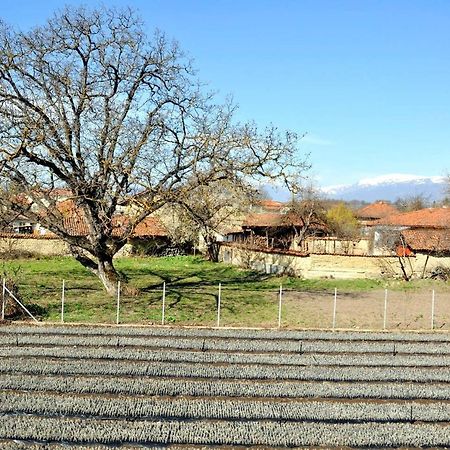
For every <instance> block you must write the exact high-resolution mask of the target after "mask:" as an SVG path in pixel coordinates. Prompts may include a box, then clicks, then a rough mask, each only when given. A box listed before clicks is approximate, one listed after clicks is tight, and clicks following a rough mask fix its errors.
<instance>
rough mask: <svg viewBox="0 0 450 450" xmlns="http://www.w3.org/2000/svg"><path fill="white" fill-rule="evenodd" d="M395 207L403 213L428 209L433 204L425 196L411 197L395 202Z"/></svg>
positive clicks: (401, 198)
mask: <svg viewBox="0 0 450 450" xmlns="http://www.w3.org/2000/svg"><path fill="white" fill-rule="evenodd" d="M394 204H395V206H396V207H397V208H398V210H399V211H401V212H409V211H418V210H420V209H424V208H428V207H429V206H430V204H431V201H430V198H429V197H426V196H425V195H424V194H416V195H411V196H409V197H400V198H398V199H397V200H396V201H395V203H394Z"/></svg>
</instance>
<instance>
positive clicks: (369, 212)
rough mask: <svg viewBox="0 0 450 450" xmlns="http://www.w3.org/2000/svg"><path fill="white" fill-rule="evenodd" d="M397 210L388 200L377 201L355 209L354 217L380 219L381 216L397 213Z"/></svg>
mask: <svg viewBox="0 0 450 450" xmlns="http://www.w3.org/2000/svg"><path fill="white" fill-rule="evenodd" d="M397 213H398V210H397V208H395V206H393V205H391V204H390V203H389V202H384V201H377V202H375V203H371V204H370V205H367V206H365V207H364V208H361V209H359V210H358V211H356V217H358V218H360V219H366V220H370V219H371V220H374V219H382V218H383V217H386V216H390V215H392V214H397Z"/></svg>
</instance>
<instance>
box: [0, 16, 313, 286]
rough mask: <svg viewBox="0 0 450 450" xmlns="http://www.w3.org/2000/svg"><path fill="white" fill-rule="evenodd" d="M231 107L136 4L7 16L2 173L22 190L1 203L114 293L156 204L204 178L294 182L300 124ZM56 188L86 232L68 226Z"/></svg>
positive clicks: (1, 56)
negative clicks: (29, 17) (139, 228)
mask: <svg viewBox="0 0 450 450" xmlns="http://www.w3.org/2000/svg"><path fill="white" fill-rule="evenodd" d="M234 109H235V108H234V106H233V105H232V104H231V103H227V104H225V105H216V104H214V103H213V99H212V98H211V97H210V96H207V95H203V94H202V93H201V90H200V87H199V84H198V83H197V81H196V79H195V76H194V75H193V71H192V69H191V66H190V63H189V61H187V60H186V58H185V57H184V56H183V54H182V52H181V51H180V50H179V48H178V46H177V44H175V43H171V42H168V40H167V39H166V38H165V37H164V35H162V34H160V33H156V34H155V35H154V36H153V38H152V39H151V41H149V40H148V38H147V37H146V34H145V32H144V28H143V25H142V24H141V23H140V20H139V19H138V17H137V15H136V14H135V13H133V12H132V11H130V10H115V9H98V10H88V9H85V8H75V9H73V8H66V9H65V10H63V11H62V12H60V13H58V14H56V15H55V16H54V17H53V18H51V19H50V20H48V22H47V23H46V24H45V25H44V26H42V27H37V28H34V29H32V30H31V31H29V32H20V31H15V30H13V29H12V28H10V27H8V26H7V25H5V24H4V23H0V183H2V185H3V186H2V187H3V188H6V189H10V191H12V194H14V190H17V193H16V194H15V195H10V196H9V198H6V197H5V198H2V199H1V201H2V203H3V205H4V207H6V208H8V209H11V210H13V211H15V212H18V213H21V214H26V215H27V216H28V217H30V219H33V220H36V221H38V222H40V223H41V224H42V225H43V226H44V227H46V228H47V229H49V230H51V231H52V232H54V233H55V234H56V235H57V236H59V237H60V238H62V239H64V240H65V241H66V242H67V243H68V244H69V245H70V249H71V252H72V254H73V255H74V256H75V258H77V260H78V261H79V262H80V263H82V264H83V265H84V266H85V267H87V268H88V269H90V270H91V271H92V272H94V273H95V274H97V275H98V276H99V278H100V279H101V281H102V283H103V285H104V286H105V288H106V290H107V291H108V292H109V293H111V294H114V293H115V289H116V281H117V279H118V274H117V272H116V270H115V268H114V265H113V256H114V255H115V254H116V253H117V252H118V251H119V250H120V248H121V247H122V246H123V245H124V244H125V243H126V241H127V238H128V237H129V236H130V235H131V234H132V233H133V230H134V228H135V227H136V225H137V224H138V223H140V222H141V221H142V220H143V219H145V217H147V216H148V215H149V214H151V213H153V212H154V211H156V210H157V209H159V208H160V207H162V206H163V205H165V204H168V203H177V202H178V201H179V199H180V198H181V199H184V198H187V197H189V196H190V195H192V193H193V192H194V191H195V190H196V188H197V187H198V186H208V185H209V184H211V183H215V182H217V181H219V180H231V181H233V180H239V181H240V182H247V181H248V180H249V179H250V178H251V177H253V178H264V177H271V178H274V177H281V178H282V179H283V180H284V181H285V182H286V183H288V182H289V180H290V178H291V177H292V176H293V175H294V174H295V173H299V172H301V171H302V170H303V169H304V168H305V167H306V164H305V163H304V161H303V158H300V157H299V155H298V152H297V136H296V135H295V134H293V133H289V132H287V133H284V134H281V133H279V132H278V131H277V129H276V128H274V127H272V128H269V129H267V130H264V131H263V132H260V131H259V130H258V129H257V128H256V127H255V126H254V125H252V124H235V123H234V121H233V113H234ZM12 187H14V189H11V188H12ZM59 188H64V189H67V190H69V191H70V193H71V195H70V201H71V202H73V205H74V210H75V211H76V214H77V216H78V218H80V220H82V221H83V222H84V223H85V227H86V232H85V233H84V234H82V235H76V234H74V233H73V232H71V230H70V229H69V228H68V227H67V217H65V215H64V212H62V211H61V208H59V206H58V204H59V203H58V197H57V196H56V195H54V192H55V190H56V189H59ZM18 199H19V200H20V201H18ZM120 205H126V207H127V211H128V217H127V220H122V221H120V220H119V221H118V220H117V217H116V216H117V213H118V212H120Z"/></svg>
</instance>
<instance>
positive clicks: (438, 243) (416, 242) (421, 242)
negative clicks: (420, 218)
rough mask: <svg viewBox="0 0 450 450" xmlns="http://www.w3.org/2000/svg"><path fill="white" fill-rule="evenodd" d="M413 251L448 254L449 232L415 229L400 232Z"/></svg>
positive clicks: (449, 245) (449, 246)
mask: <svg viewBox="0 0 450 450" xmlns="http://www.w3.org/2000/svg"><path fill="white" fill-rule="evenodd" d="M402 235H403V238H404V239H405V242H406V244H407V245H408V246H409V247H410V248H411V249H412V250H414V251H420V250H422V251H431V252H450V232H449V230H446V229H432V228H426V229H424V228H416V229H409V230H403V231H402Z"/></svg>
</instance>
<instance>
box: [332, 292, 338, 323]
mask: <svg viewBox="0 0 450 450" xmlns="http://www.w3.org/2000/svg"><path fill="white" fill-rule="evenodd" d="M336 304H337V288H334V303H333V330H334V329H335V328H336Z"/></svg>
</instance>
